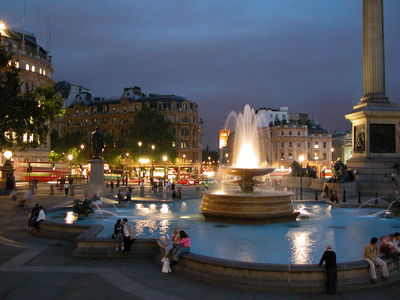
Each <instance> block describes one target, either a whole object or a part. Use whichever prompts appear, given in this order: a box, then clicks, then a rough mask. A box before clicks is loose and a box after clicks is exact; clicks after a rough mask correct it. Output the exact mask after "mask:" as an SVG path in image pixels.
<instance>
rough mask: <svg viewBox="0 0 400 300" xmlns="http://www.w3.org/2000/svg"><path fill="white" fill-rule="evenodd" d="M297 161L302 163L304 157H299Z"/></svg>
mask: <svg viewBox="0 0 400 300" xmlns="http://www.w3.org/2000/svg"><path fill="white" fill-rule="evenodd" d="M299 161H300V162H301V163H302V162H303V161H304V155H300V156H299Z"/></svg>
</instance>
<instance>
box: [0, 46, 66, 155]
mask: <svg viewBox="0 0 400 300" xmlns="http://www.w3.org/2000/svg"><path fill="white" fill-rule="evenodd" d="M11 59H12V57H11V56H10V55H9V54H7V52H6V51H5V49H4V47H0V107H1V109H0V149H1V148H5V147H8V148H14V147H15V146H22V147H26V146H29V147H37V146H38V145H40V143H43V142H45V140H46V136H47V133H48V130H49V122H50V121H52V120H54V118H56V117H58V116H60V115H62V113H63V110H62V105H63V100H62V98H61V97H60V96H59V95H58V94H57V93H56V91H55V90H54V88H53V87H39V88H36V89H35V90H32V91H28V92H25V93H21V88H20V82H19V78H18V76H19V70H18V69H17V68H16V67H15V66H13V65H11V66H10V65H8V63H9V62H10V61H11ZM24 134H27V135H28V136H30V135H32V134H33V136H34V139H33V140H32V141H31V142H29V143H28V144H27V143H25V142H24V141H23V135H24Z"/></svg>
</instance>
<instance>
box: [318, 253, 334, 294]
mask: <svg viewBox="0 0 400 300" xmlns="http://www.w3.org/2000/svg"><path fill="white" fill-rule="evenodd" d="M324 262H325V272H326V292H327V293H328V294H329V295H334V294H335V293H336V284H337V266H336V253H335V252H334V251H333V250H332V246H327V247H326V251H325V252H324V254H323V255H322V257H321V260H320V261H319V266H322V264H323V263H324Z"/></svg>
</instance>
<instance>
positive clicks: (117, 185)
mask: <svg viewBox="0 0 400 300" xmlns="http://www.w3.org/2000/svg"><path fill="white" fill-rule="evenodd" d="M119 182H120V181H119V177H118V178H117V184H116V185H115V186H116V187H117V188H119Z"/></svg>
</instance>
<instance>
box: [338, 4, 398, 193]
mask: <svg viewBox="0 0 400 300" xmlns="http://www.w3.org/2000/svg"><path fill="white" fill-rule="evenodd" d="M363 66H364V95H363V97H361V99H360V102H359V103H358V104H357V105H356V106H354V107H353V111H352V112H351V113H350V114H348V115H346V116H345V118H346V119H348V120H349V121H350V122H351V124H352V128H353V156H352V158H351V159H350V160H348V161H347V165H348V167H349V168H351V169H353V170H354V169H355V170H357V173H358V176H357V181H358V182H357V184H358V189H359V190H361V191H371V192H375V191H379V190H383V189H385V190H386V191H387V192H392V191H393V190H394V188H395V187H394V184H393V183H391V182H388V180H387V179H388V178H390V175H391V174H392V173H394V172H396V167H397V166H399V167H400V151H399V150H400V142H399V132H400V108H399V107H397V105H396V104H394V103H391V102H390V101H389V99H388V97H387V96H386V92H385V55H384V34H383V1H382V0H363ZM385 175H386V176H385Z"/></svg>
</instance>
